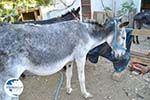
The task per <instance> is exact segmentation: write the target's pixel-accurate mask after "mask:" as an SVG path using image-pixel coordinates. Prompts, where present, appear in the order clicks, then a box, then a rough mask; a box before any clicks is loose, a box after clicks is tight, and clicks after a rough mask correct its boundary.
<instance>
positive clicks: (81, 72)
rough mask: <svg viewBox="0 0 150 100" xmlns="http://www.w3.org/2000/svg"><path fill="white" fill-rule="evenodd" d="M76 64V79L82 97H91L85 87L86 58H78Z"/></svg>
mask: <svg viewBox="0 0 150 100" xmlns="http://www.w3.org/2000/svg"><path fill="white" fill-rule="evenodd" d="M75 61H76V64H77V70H78V78H79V82H80V88H81V92H82V94H83V95H84V97H85V98H89V97H92V95H91V94H90V93H89V92H87V90H86V87H85V62H86V56H85V57H78V58H77V59H76V60H75Z"/></svg>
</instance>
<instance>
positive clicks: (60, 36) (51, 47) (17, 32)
mask: <svg viewBox="0 0 150 100" xmlns="http://www.w3.org/2000/svg"><path fill="white" fill-rule="evenodd" d="M87 33H88V32H87V30H86V27H85V25H83V24H82V23H79V22H76V21H68V22H62V23H57V24H51V25H42V26H34V25H21V24H19V25H17V24H16V25H11V24H8V25H4V26H2V27H1V28H0V34H1V36H0V42H1V44H0V50H1V51H5V52H7V54H8V55H19V54H23V55H22V56H25V57H27V58H28V59H29V60H30V61H32V63H34V64H46V63H51V62H57V61H59V60H61V59H64V58H65V57H67V56H69V55H72V54H73V51H74V49H76V47H77V46H78V45H79V44H80V43H81V42H82V43H85V44H86V43H87V40H88V34H87Z"/></svg>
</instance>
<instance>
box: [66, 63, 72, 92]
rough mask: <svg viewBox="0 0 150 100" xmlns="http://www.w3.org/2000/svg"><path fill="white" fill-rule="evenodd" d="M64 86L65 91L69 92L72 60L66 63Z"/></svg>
mask: <svg viewBox="0 0 150 100" xmlns="http://www.w3.org/2000/svg"><path fill="white" fill-rule="evenodd" d="M66 68H67V69H66V79H67V81H66V88H67V93H68V94H71V92H72V88H71V78H72V68H73V62H71V63H68V64H67V65H66Z"/></svg>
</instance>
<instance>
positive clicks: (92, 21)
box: [85, 20, 103, 27]
mask: <svg viewBox="0 0 150 100" xmlns="http://www.w3.org/2000/svg"><path fill="white" fill-rule="evenodd" d="M85 23H89V24H93V25H96V26H99V27H103V25H102V24H100V23H98V22H97V21H95V20H86V21H85Z"/></svg>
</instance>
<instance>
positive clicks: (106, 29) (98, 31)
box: [87, 23, 114, 40]
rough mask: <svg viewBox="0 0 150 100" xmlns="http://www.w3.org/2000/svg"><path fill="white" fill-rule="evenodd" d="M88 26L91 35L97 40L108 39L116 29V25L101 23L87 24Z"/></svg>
mask: <svg viewBox="0 0 150 100" xmlns="http://www.w3.org/2000/svg"><path fill="white" fill-rule="evenodd" d="M87 28H88V30H89V31H90V34H89V35H90V36H91V37H92V38H94V39H96V40H103V39H106V38H107V37H108V36H110V35H112V33H113V32H112V31H114V25H112V24H108V25H103V26H102V25H100V24H93V23H90V24H87Z"/></svg>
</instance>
